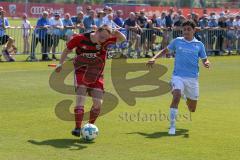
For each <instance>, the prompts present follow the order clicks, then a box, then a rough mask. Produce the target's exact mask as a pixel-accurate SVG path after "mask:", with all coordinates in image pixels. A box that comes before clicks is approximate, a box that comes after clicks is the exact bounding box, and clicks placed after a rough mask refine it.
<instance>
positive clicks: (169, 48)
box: [167, 39, 177, 52]
mask: <svg viewBox="0 0 240 160" xmlns="http://www.w3.org/2000/svg"><path fill="white" fill-rule="evenodd" d="M176 41H177V40H176V39H174V40H172V41H171V42H170V44H169V45H168V46H167V49H168V50H170V51H172V52H173V51H176Z"/></svg>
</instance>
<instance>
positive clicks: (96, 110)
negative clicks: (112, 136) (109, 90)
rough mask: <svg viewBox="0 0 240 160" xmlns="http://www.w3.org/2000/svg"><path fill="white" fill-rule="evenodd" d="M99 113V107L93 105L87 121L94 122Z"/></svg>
mask: <svg viewBox="0 0 240 160" xmlns="http://www.w3.org/2000/svg"><path fill="white" fill-rule="evenodd" d="M99 114H100V108H94V106H93V107H92V109H91V111H90V118H89V123H91V124H94V122H95V121H96V119H97V117H98V116H99Z"/></svg>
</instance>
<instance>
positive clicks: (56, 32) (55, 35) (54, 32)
mask: <svg viewBox="0 0 240 160" xmlns="http://www.w3.org/2000/svg"><path fill="white" fill-rule="evenodd" d="M53 16H54V17H52V18H51V19H50V21H49V23H50V28H49V29H48V34H50V35H51V39H52V59H54V60H57V58H56V56H55V54H56V48H57V46H58V44H59V40H60V36H61V34H62V30H63V23H62V20H61V19H60V14H59V13H54V15H53Z"/></svg>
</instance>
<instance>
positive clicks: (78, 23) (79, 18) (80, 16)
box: [71, 11, 85, 33]
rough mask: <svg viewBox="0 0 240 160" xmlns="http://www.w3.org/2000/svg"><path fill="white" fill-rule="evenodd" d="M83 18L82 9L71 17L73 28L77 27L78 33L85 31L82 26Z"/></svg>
mask: <svg viewBox="0 0 240 160" xmlns="http://www.w3.org/2000/svg"><path fill="white" fill-rule="evenodd" d="M83 19H84V13H83V12H82V11H80V12H78V13H77V16H73V17H72V18H71V20H72V22H73V25H74V26H75V28H78V29H79V33H84V32H85V28H84V24H83Z"/></svg>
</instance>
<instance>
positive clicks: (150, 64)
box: [146, 48, 168, 68]
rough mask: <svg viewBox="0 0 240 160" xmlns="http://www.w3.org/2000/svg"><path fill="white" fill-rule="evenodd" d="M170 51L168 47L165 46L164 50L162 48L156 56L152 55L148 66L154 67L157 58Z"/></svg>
mask: <svg viewBox="0 0 240 160" xmlns="http://www.w3.org/2000/svg"><path fill="white" fill-rule="evenodd" d="M167 53H168V49H167V48H164V49H163V50H161V51H160V52H158V53H157V54H156V55H155V56H154V57H152V58H151V59H150V60H149V61H148V62H147V64H146V65H147V67H149V68H150V67H151V68H152V67H153V64H154V63H155V61H156V59H158V58H159V57H161V56H163V55H165V54H167Z"/></svg>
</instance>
